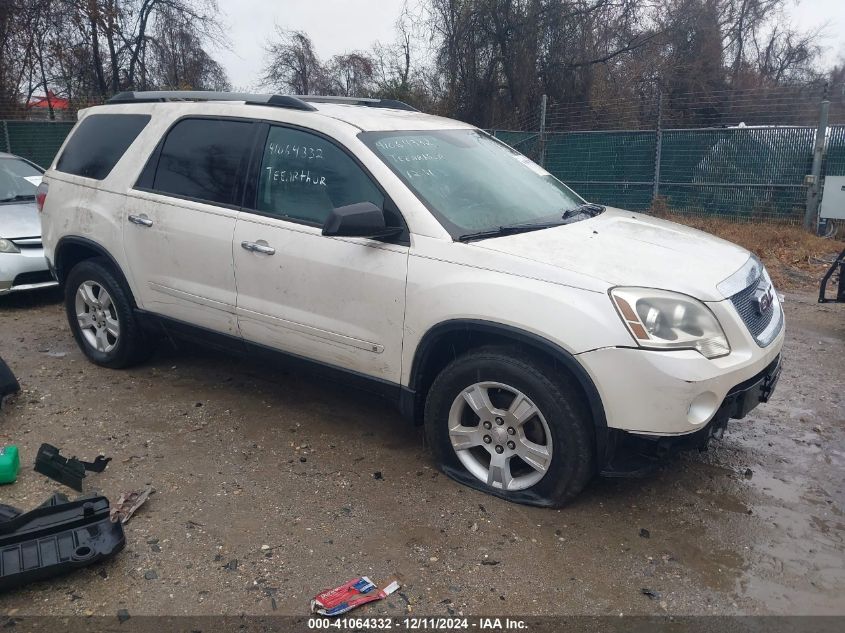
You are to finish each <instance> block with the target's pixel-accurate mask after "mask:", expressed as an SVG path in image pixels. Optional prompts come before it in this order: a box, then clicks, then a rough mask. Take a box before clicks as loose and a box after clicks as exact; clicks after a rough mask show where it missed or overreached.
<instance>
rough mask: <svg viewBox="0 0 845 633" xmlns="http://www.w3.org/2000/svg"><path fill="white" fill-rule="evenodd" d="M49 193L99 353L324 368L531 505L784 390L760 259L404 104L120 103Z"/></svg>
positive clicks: (132, 99) (110, 358)
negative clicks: (179, 346) (626, 206)
mask: <svg viewBox="0 0 845 633" xmlns="http://www.w3.org/2000/svg"><path fill="white" fill-rule="evenodd" d="M38 202H39V206H40V207H41V209H42V216H43V241H44V246H45V253H46V256H47V258H48V260H49V262H50V265H51V268H52V270H53V271H54V274H55V276H56V278H57V279H58V280H59V281H60V282H61V283H63V284H64V287H65V300H66V308H67V316H68V321H69V323H70V327H71V329H72V331H73V334H74V336H75V337H76V341H77V343H78V344H79V346H80V347H81V348H82V350H83V351H84V353H85V354H86V355H87V357H88V358H89V359H90V360H91V361H93V362H95V363H97V364H99V365H103V366H106V367H115V368H118V367H126V366H129V365H131V364H133V363H138V362H140V361H142V360H144V359H145V358H147V357H148V356H149V354H150V353H151V350H152V347H153V343H154V341H155V340H156V339H157V338H159V337H160V336H161V334H162V331H166V332H168V333H175V334H181V335H187V336H192V335H193V336H194V337H195V338H199V339H200V340H202V341H205V342H207V343H214V344H223V345H226V346H228V347H232V348H235V349H238V350H249V351H250V352H251V353H253V354H263V355H265V357H266V358H267V359H268V361H269V360H285V361H287V362H290V363H295V364H296V365H297V366H299V367H300V368H303V369H320V370H323V371H324V372H326V373H328V374H329V376H330V377H331V378H334V379H337V378H345V379H347V380H350V381H352V382H353V383H355V384H357V385H358V386H360V387H363V388H365V389H369V390H371V391H374V392H376V393H378V394H380V395H383V396H386V397H387V398H389V399H391V400H392V401H394V402H395V403H396V404H397V405H398V406H399V407H400V409H401V411H402V412H403V413H404V414H405V415H406V416H407V417H409V418H410V419H412V420H413V421H415V422H417V423H421V424H424V425H425V430H426V434H427V438H428V440H429V443H430V445H431V447H432V449H433V451H434V454H435V456H436V458H437V460H438V461H439V463H440V464H441V466H442V468H443V470H444V471H445V472H446V473H448V474H449V475H450V476H451V477H453V478H454V479H456V480H458V481H460V482H462V483H464V484H466V485H469V486H472V487H475V488H477V489H479V490H483V491H486V492H489V493H492V494H495V495H497V496H499V497H503V498H505V499H509V500H512V501H518V502H523V503H532V504H537V505H547V506H559V505H561V504H563V503H565V502H566V501H568V500H570V499H571V498H573V497H574V496H575V495H576V494H578V493H579V492H580V491H581V490H582V489H583V488H584V487H585V486H586V484H587V483H588V482H589V481H590V479H591V478H592V477H593V476H594V475H596V474H597V473H605V474H608V473H612V474H631V473H635V472H640V471H642V470H643V469H645V468H647V467H649V465H650V464H651V463H652V461H651V458H652V456H653V455H655V454H657V453H659V452H660V451H662V450H664V449H667V448H671V447H675V446H701V445H703V444H704V443H706V441H707V439H708V438H709V437H710V436H711V435H712V434H713V433H714V432H715V431H718V430H721V429H722V428H724V426H725V425H726V423H727V420H728V419H729V418H741V417H743V416H744V415H745V414H746V413H747V412H748V411H749V410H750V409H752V408H753V407H754V406H756V405H757V404H758V403H759V402H765V401H766V399H767V398H768V397H769V395H770V394H771V391H772V389H773V388H774V384H775V382H776V381H777V377H778V375H779V370H780V351H781V346H782V344H783V337H784V328H783V323H784V320H783V312H782V310H781V305H780V300H779V298H778V295H777V293H775V292H774V290H773V288H772V284H771V282H770V280H769V277H768V275H767V273H766V271H765V269H764V267H763V266H762V265H761V264H760V262H759V260H758V259H757V258H756V257H754V256H753V255H751V254H750V253H748V251H746V250H744V249H742V248H740V247H738V246H735V245H733V244H730V243H728V242H725V241H722V240H719V239H716V238H714V237H712V236H710V235H707V234H705V233H701V232H698V231H695V230H692V229H689V228H685V227H683V226H679V225H676V224H672V223H670V222H665V221H660V220H657V219H654V218H651V217H648V216H646V215H641V214H638V213H630V212H627V211H622V210H617V209H609V208H604V207H602V206H599V205H595V204H589V203H587V202H585V201H584V200H583V199H582V198H580V197H579V196H578V195H577V194H576V193H574V192H573V191H572V190H570V189H569V188H568V187H567V186H566V185H564V184H563V183H561V182H560V181H559V180H557V179H556V178H554V177H553V176H552V175H551V174H549V173H548V172H546V171H545V170H544V169H542V168H541V167H539V166H538V165H536V164H534V163H533V162H532V161H530V160H529V159H528V158H526V157H525V156H523V155H521V154H519V153H518V152H516V151H515V150H513V149H511V148H509V147H508V146H506V145H504V144H502V143H500V142H499V141H497V140H496V139H494V138H492V137H490V136H489V135H487V134H486V133H484V132H482V131H480V130H478V129H476V128H474V127H472V126H470V125H466V124H464V123H460V122H457V121H452V120H449V119H444V118H439V117H435V116H429V115H426V114H421V113H420V112H417V111H416V110H414V109H413V108H411V107H409V106H407V105H405V104H403V103H400V102H396V101H385V100H381V101H379V100H372V99H339V98H328V97H289V96H280V95H273V96H267V95H263V96H262V95H240V94H226V93H170V92H159V93H149V92H148V93H138V92H136V93H123V94H121V95H118V96H117V97H115V98H114V99H112V100H111V101H110V102H109V103H108V104H106V105H104V106H99V107H94V108H90V109H88V110H85V111H83V112H81V113H80V116H79V122H78V123H77V125H76V127H75V128H74V131H73V133H72V134H71V135H70V137H69V138H68V139H67V141H66V142H65V144H64V147H63V148H62V150H61V151H60V152H59V155H58V157H57V159H56V160H55V162H54V164H53V165H52V167H51V168H50V170H49V171H48V172H47V173H46V175H45V178H44V183H43V184H42V185H41V187H40V189H39V191H38Z"/></svg>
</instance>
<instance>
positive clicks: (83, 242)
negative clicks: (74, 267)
mask: <svg viewBox="0 0 845 633" xmlns="http://www.w3.org/2000/svg"><path fill="white" fill-rule="evenodd" d="M70 245H76V246H83V247H85V248H88V249H90V250H92V251H95V252H97V253H99V254H100V255H101V256H103V257H105V258H107V259H108V260H109V261H110V262H111V265H112V266H113V267H114V270H115V272H116V273H117V274H118V275H120V276H121V277H123V280H124V281H126V276H125V275H124V274H123V270H122V269H121V268H120V265H119V264H118V263H117V260H116V259H115V258H114V257H113V256H112V254H111V253H109V252H108V250H106V248H105V247H104V246H102V245H101V244H99V243H98V242H95V241H94V240H89V239H88V238H87V237H79V236H77V235H66V236H64V237H62V238H61V239H59V241H58V243H57V244H56V248H55V251H54V255H53V256H54V257H55V259H56V261H55V262H50V264H51V266H52V267H53V270H54V271H55V277H56V279H57V280H58V282H59V283H64V281H65V279H66V278H67V274H68V272H70V271H67V270H64V267H63V266H61V265H60V264H59V262H60V261H61V257H60V255H61V253H62V250H63V249H64V248H65V247H67V246H70ZM127 287H129V286H128V284H127Z"/></svg>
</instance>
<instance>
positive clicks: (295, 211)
mask: <svg viewBox="0 0 845 633" xmlns="http://www.w3.org/2000/svg"><path fill="white" fill-rule="evenodd" d="M357 202H372V203H373V204H375V205H376V206H378V207H379V208H381V207H383V206H384V196H383V195H382V194H381V192H380V191H379V190H378V188H377V187H376V186H375V185H374V184H373V182H372V181H371V180H370V178H369V177H368V176H367V174H365V173H364V171H363V170H362V169H361V168H360V167H359V166H358V164H357V163H356V162H355V161H354V160H352V159H351V158H350V157H349V156H348V155H347V154H346V153H345V152H344V151H343V150H341V149H340V148H338V147H337V146H336V145H335V144H334V143H331V142H330V141H328V140H326V139H324V138H322V137H320V136H317V135H315V134H309V133H308V132H302V131H300V130H293V129H289V128H284V127H278V126H272V127H270V132H269V134H268V136H267V142H266V144H265V146H264V156H263V159H262V161H261V173H260V175H259V177H258V199H257V202H256V209H257V210H258V211H262V212H264V213H267V214H270V215H274V216H278V217H281V218H289V219H292V220H297V221H301V222H305V223H308V224H315V225H318V226H322V225H323V223H325V221H326V219H327V218H328V217H329V214H330V213H331V211H332V209H333V208H336V207H342V206H345V205H348V204H355V203H357Z"/></svg>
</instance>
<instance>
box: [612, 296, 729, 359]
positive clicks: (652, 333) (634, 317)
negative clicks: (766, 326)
mask: <svg viewBox="0 0 845 633" xmlns="http://www.w3.org/2000/svg"><path fill="white" fill-rule="evenodd" d="M610 296H611V298H612V299H613V303H614V304H615V305H616V309H617V310H618V311H619V316H621V317H622V320H623V321H624V322H625V325H626V326H627V327H628V331H629V332H630V333H631V336H633V337H634V340H635V341H636V342H637V345H639V346H640V347H643V348H646V349H662V350H666V349H694V350H697V351H698V352H699V353H701V355H702V356H704V357H705V358H718V357H720V356H726V355H727V354H730V351H731V346H730V345H729V344H728V339H727V337H726V336H725V332H724V331H723V330H722V326H721V325H719V321H718V320H717V319H716V317H715V315H714V314H713V313H712V312H711V311H710V309H709V308H708V307H707V306H706V305H704V304H703V303H702V302H701V301H699V300H698V299H693V298H692V297H689V296H687V295H682V294H679V293H677V292H668V291H666V290H653V289H651V288H613V289H612V290H611V291H610Z"/></svg>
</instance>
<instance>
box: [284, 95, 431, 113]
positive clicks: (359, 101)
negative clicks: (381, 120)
mask: <svg viewBox="0 0 845 633" xmlns="http://www.w3.org/2000/svg"><path fill="white" fill-rule="evenodd" d="M295 98H296V99H300V100H302V101H305V102H310V103H340V104H346V105H357V106H367V107H369V108H390V109H392V110H407V111H409V112H419V110H417V109H416V108H415V107H414V106H410V105H408V104H407V103H405V102H404V101H397V100H396V99H371V98H369V97H331V96H324V95H296V96H295Z"/></svg>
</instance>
